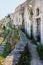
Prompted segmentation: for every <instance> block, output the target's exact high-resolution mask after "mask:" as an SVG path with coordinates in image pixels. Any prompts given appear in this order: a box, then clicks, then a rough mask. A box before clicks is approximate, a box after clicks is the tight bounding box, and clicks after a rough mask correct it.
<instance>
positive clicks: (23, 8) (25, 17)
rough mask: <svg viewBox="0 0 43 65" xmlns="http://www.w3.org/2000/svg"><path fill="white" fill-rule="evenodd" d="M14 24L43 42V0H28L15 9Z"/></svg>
mask: <svg viewBox="0 0 43 65" xmlns="http://www.w3.org/2000/svg"><path fill="white" fill-rule="evenodd" d="M13 20H14V24H15V25H17V26H20V27H21V26H22V28H24V29H25V31H26V32H27V34H28V35H29V36H32V35H33V37H34V39H35V40H37V41H38V42H40V43H41V44H43V0H26V1H25V2H24V3H23V4H21V5H19V6H18V7H17V8H16V9H15V13H14V19H13Z"/></svg>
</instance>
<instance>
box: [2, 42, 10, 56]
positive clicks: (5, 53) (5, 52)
mask: <svg viewBox="0 0 43 65" xmlns="http://www.w3.org/2000/svg"><path fill="white" fill-rule="evenodd" d="M10 52H11V45H10V43H8V42H7V43H6V45H5V48H4V51H3V54H2V56H3V57H6V56H7V55H8V54H9V53H10Z"/></svg>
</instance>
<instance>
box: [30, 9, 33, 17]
mask: <svg viewBox="0 0 43 65" xmlns="http://www.w3.org/2000/svg"><path fill="white" fill-rule="evenodd" d="M30 16H31V18H32V16H33V10H32V9H30Z"/></svg>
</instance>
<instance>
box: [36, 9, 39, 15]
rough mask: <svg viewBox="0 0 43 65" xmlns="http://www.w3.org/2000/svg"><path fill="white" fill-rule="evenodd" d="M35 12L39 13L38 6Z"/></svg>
mask: <svg viewBox="0 0 43 65" xmlns="http://www.w3.org/2000/svg"><path fill="white" fill-rule="evenodd" d="M36 14H37V16H38V15H39V8H37V9H36Z"/></svg>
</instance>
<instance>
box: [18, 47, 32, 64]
mask: <svg viewBox="0 0 43 65" xmlns="http://www.w3.org/2000/svg"><path fill="white" fill-rule="evenodd" d="M30 61H31V53H30V51H29V48H28V46H26V47H25V50H24V52H23V54H22V56H21V60H20V63H19V65H30Z"/></svg>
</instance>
